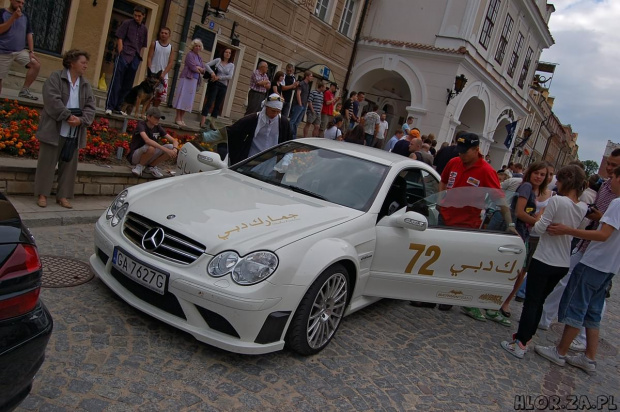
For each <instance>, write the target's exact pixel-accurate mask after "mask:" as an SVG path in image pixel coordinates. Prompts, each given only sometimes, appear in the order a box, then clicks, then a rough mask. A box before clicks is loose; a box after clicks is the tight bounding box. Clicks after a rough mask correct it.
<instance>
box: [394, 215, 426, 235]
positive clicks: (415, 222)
mask: <svg viewBox="0 0 620 412" xmlns="http://www.w3.org/2000/svg"><path fill="white" fill-rule="evenodd" d="M390 217H391V219H390V220H391V222H390V223H391V224H392V226H396V227H402V228H405V229H412V230H417V231H419V232H423V231H425V230H426V228H427V227H428V220H427V219H426V216H424V215H423V214H421V213H418V212H406V213H403V214H400V215H397V216H390Z"/></svg>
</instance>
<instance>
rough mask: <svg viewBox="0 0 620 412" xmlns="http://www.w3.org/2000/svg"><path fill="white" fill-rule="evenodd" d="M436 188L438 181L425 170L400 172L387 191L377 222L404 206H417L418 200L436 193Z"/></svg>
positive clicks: (414, 169) (415, 169)
mask: <svg viewBox="0 0 620 412" xmlns="http://www.w3.org/2000/svg"><path fill="white" fill-rule="evenodd" d="M438 188H439V182H438V180H437V179H436V178H435V177H434V176H433V175H432V174H430V173H428V172H427V171H425V170H422V169H417V168H413V169H405V170H403V171H401V172H400V173H399V174H398V176H396V178H395V179H394V182H392V185H391V186H390V189H389V190H388V193H387V195H386V197H385V200H384V201H383V204H382V206H381V210H380V212H379V216H378V217H377V221H379V220H381V218H383V217H384V216H389V215H391V214H392V213H394V212H396V211H397V210H400V209H402V208H403V207H405V206H409V207H412V206H413V205H415V204H417V205H419V203H418V202H419V201H420V200H423V199H425V198H426V197H427V196H429V194H435V193H437V190H438Z"/></svg>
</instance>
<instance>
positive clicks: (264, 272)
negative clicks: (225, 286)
mask: <svg viewBox="0 0 620 412" xmlns="http://www.w3.org/2000/svg"><path fill="white" fill-rule="evenodd" d="M277 267H278V257H277V256H276V255H275V254H273V253H271V252H254V253H250V254H249V255H247V256H244V257H243V258H242V259H241V260H240V261H239V262H238V263H237V264H236V265H235V268H234V269H233V272H232V279H233V281H234V282H235V283H238V284H240V285H253V284H255V283H258V282H261V281H263V280H265V279H267V278H268V277H269V276H271V274H272V273H273V272H275V271H276V268H277Z"/></svg>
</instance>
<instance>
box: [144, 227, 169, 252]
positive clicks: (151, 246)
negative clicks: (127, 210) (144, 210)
mask: <svg viewBox="0 0 620 412" xmlns="http://www.w3.org/2000/svg"><path fill="white" fill-rule="evenodd" d="M164 237H165V234H164V229H162V228H161V227H153V228H151V229H149V230H147V231H146V233H145V234H144V236H142V247H143V248H144V250H146V251H149V252H152V251H154V250H155V249H157V248H158V247H159V246H161V244H162V243H164Z"/></svg>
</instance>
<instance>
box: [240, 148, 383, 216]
mask: <svg viewBox="0 0 620 412" xmlns="http://www.w3.org/2000/svg"><path fill="white" fill-rule="evenodd" d="M231 170H234V171H236V172H239V173H242V174H244V175H247V176H250V177H253V178H256V179H259V180H262V181H264V182H267V183H271V184H274V185H277V186H282V187H286V188H288V189H290V190H292V191H295V192H299V193H303V194H306V195H309V196H313V197H316V198H319V199H323V200H327V201H329V202H332V203H336V204H339V205H342V206H346V207H350V208H353V209H357V210H361V211H367V210H368V208H369V207H370V205H371V204H372V202H373V201H374V199H375V197H376V194H377V192H378V191H379V188H380V187H381V185H382V183H383V180H384V179H385V176H386V175H387V172H388V170H389V167H388V166H385V165H381V164H379V163H375V162H372V161H369V160H365V159H360V158H357V157H354V156H350V155H347V154H343V153H339V152H336V151H332V150H327V149H322V148H318V147H315V146H311V145H308V144H303V143H298V142H287V143H283V144H281V145H279V146H276V147H274V148H272V149H270V150H268V151H266V152H263V153H261V154H258V155H256V156H254V157H251V158H249V159H247V160H245V161H243V162H240V163H238V164H237V165H235V166H233V167H232V168H231Z"/></svg>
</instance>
